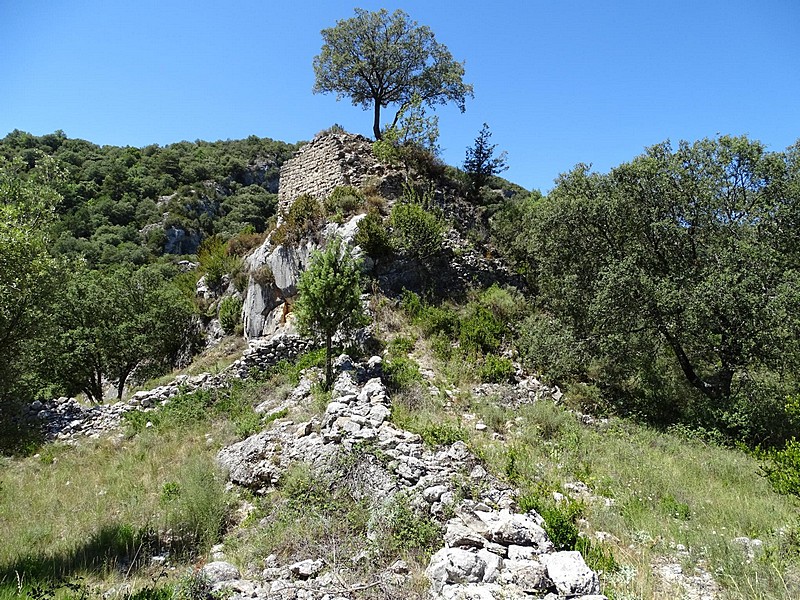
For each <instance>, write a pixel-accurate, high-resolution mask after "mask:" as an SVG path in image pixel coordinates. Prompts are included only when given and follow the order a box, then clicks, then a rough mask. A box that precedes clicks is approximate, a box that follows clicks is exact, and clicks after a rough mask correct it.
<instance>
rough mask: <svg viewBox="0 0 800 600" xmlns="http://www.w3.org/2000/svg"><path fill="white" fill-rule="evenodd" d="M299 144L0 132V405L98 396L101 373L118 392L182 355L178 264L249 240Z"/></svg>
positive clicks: (190, 308)
mask: <svg viewBox="0 0 800 600" xmlns="http://www.w3.org/2000/svg"><path fill="white" fill-rule="evenodd" d="M297 147H298V145H291V144H285V143H282V142H276V141H273V140H270V139H262V138H257V137H255V136H251V137H250V138H248V139H246V140H240V141H224V142H222V141H220V142H212V143H209V142H201V141H198V142H194V143H190V142H180V143H177V144H171V145H168V146H165V147H160V146H157V145H152V146H147V147H145V148H132V147H125V148H121V147H115V146H97V145H95V144H92V143H90V142H87V141H85V140H79V139H69V138H67V137H66V136H65V135H64V134H63V133H62V132H55V133H53V134H50V135H44V136H33V135H30V134H27V133H23V132H20V131H14V132H12V133H10V134H9V135H7V136H6V137H5V138H3V139H2V140H0V198H2V203H1V204H0V209H1V210H2V224H0V227H1V228H2V236H0V255H1V256H2V257H3V260H2V263H0V297H1V298H2V299H0V348H2V350H0V354H1V355H2V356H0V379H2V383H0V407H2V408H0V410H3V412H4V413H8V412H9V411H13V407H15V406H17V405H19V404H20V403H21V402H23V401H30V400H31V399H34V398H37V397H38V398H45V397H48V396H50V397H52V396H53V395H59V394H75V393H78V392H84V393H86V394H87V396H88V398H90V399H92V400H94V401H100V400H102V399H103V381H104V379H106V380H112V381H115V382H117V384H118V386H119V393H120V394H121V392H122V389H123V387H124V385H125V383H126V382H128V383H130V382H132V381H134V380H135V381H142V380H144V379H146V378H147V377H150V376H152V375H154V374H158V373H160V372H161V371H163V370H165V369H167V370H168V369H169V368H170V367H171V366H172V365H174V364H176V362H180V361H185V360H188V358H190V357H191V355H192V354H193V353H194V352H195V351H196V350H197V348H198V347H199V344H200V339H199V335H198V330H197V329H198V328H197V320H196V319H195V318H194V315H195V314H197V313H198V311H200V310H201V309H202V307H198V305H197V303H196V301H195V295H194V284H195V282H196V280H197V278H198V277H199V275H200V273H199V272H197V271H193V272H189V273H184V272H183V271H185V270H186V269H185V268H181V265H180V264H179V263H180V262H181V259H183V260H185V259H187V258H192V259H194V260H197V256H198V255H199V256H200V257H203V256H211V254H213V252H211V253H210V252H209V249H216V251H217V253H216V255H214V258H219V254H220V252H219V251H220V249H221V247H222V242H223V241H224V240H228V239H230V238H231V237H233V236H235V235H236V234H241V235H243V236H245V237H247V236H251V237H252V236H256V237H257V238H258V234H261V233H263V232H264V231H265V229H266V228H267V223H268V221H269V220H270V219H271V218H274V216H275V210H276V199H277V196H276V192H277V184H278V173H279V171H280V166H281V164H282V163H283V162H284V161H285V160H287V159H288V158H289V157H291V156H292V154H293V152H294V151H295V150H296V149H297ZM261 239H263V236H261ZM203 244H205V245H203ZM212 260H213V258H212ZM129 377H130V378H131V379H129ZM6 416H7V415H6ZM8 421H9V419H8V418H5V419H4V422H6V423H8Z"/></svg>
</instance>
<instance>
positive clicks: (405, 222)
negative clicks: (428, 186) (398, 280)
mask: <svg viewBox="0 0 800 600" xmlns="http://www.w3.org/2000/svg"><path fill="white" fill-rule="evenodd" d="M389 223H390V224H391V226H392V241H393V245H394V246H395V247H396V248H397V249H398V250H400V251H402V252H404V253H406V254H408V255H409V256H411V257H413V258H416V259H417V260H421V261H427V260H429V259H431V258H433V257H434V256H436V255H437V254H438V253H439V252H441V250H442V242H443V241H444V223H443V222H442V220H441V219H440V218H439V217H438V216H437V215H435V214H434V213H432V212H429V211H427V210H425V209H424V208H423V207H422V205H421V204H419V203H417V202H403V203H398V204H395V205H394V208H392V212H391V214H390V215H389Z"/></svg>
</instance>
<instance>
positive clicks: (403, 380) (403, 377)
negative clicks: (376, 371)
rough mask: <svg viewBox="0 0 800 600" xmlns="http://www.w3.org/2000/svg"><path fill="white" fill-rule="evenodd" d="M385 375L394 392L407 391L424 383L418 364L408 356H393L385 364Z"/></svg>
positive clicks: (388, 385)
mask: <svg viewBox="0 0 800 600" xmlns="http://www.w3.org/2000/svg"><path fill="white" fill-rule="evenodd" d="M383 375H384V379H385V381H386V385H387V387H389V389H392V390H402V389H406V388H409V387H411V386H412V385H414V384H415V383H419V382H421V381H422V373H420V372H419V367H418V366H417V363H416V362H414V361H413V360H411V359H410V358H408V357H406V356H393V357H392V358H390V359H389V360H387V361H386V362H385V363H383Z"/></svg>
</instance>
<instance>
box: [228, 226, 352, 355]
mask: <svg viewBox="0 0 800 600" xmlns="http://www.w3.org/2000/svg"><path fill="white" fill-rule="evenodd" d="M362 218H364V215H355V216H353V217H351V218H350V219H348V220H347V221H345V222H344V223H342V224H336V223H329V224H328V225H326V226H325V228H324V229H323V230H322V232H321V236H320V238H321V239H322V240H329V239H332V238H335V237H338V238H341V239H342V241H343V242H344V243H346V244H352V243H353V238H354V237H355V234H356V232H357V231H358V223H359V221H360V220H361V219H362ZM323 243H324V242H323ZM318 248H319V245H318V243H317V242H316V241H315V240H312V239H306V240H303V241H302V242H301V243H300V244H298V245H297V246H287V245H280V246H273V245H272V241H271V239H270V238H267V239H266V240H265V242H264V243H263V244H262V245H261V246H260V247H259V248H257V249H256V250H255V251H254V252H253V253H252V254H251V255H250V256H248V257H247V265H248V269H249V271H250V277H249V279H248V283H247V289H246V290H245V293H244V297H245V298H244V304H243V306H242V322H243V324H244V335H245V337H246V338H247V339H250V340H252V339H256V338H261V337H264V338H267V337H269V336H272V335H273V334H275V333H277V332H279V331H288V332H292V330H291V327H290V328H289V329H288V330H287V329H286V325H287V319H286V317H287V316H288V315H289V313H290V312H291V311H290V308H291V304H292V302H293V301H294V298H295V296H297V284H298V282H299V281H300V275H301V274H302V273H303V271H305V269H306V267H307V266H308V263H309V261H310V260H311V254H312V253H313V252H314V251H315V250H317V249H318ZM355 255H356V257H357V258H365V257H363V256H361V253H360V251H359V252H356V254H355Z"/></svg>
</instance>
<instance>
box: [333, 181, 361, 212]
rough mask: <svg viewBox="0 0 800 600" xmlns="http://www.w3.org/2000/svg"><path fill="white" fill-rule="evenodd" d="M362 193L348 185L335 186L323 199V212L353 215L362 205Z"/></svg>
mask: <svg viewBox="0 0 800 600" xmlns="http://www.w3.org/2000/svg"><path fill="white" fill-rule="evenodd" d="M364 202H365V198H364V194H362V193H361V192H360V191H358V190H357V189H356V188H354V187H352V186H349V185H340V186H338V187H336V188H335V189H334V190H333V192H331V195H330V196H328V197H327V198H326V199H325V203H324V206H325V213H326V214H328V215H337V214H338V215H341V216H343V217H346V216H350V215H353V214H355V213H357V212H358V211H359V210H361V209H362V208H363V207H364Z"/></svg>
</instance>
